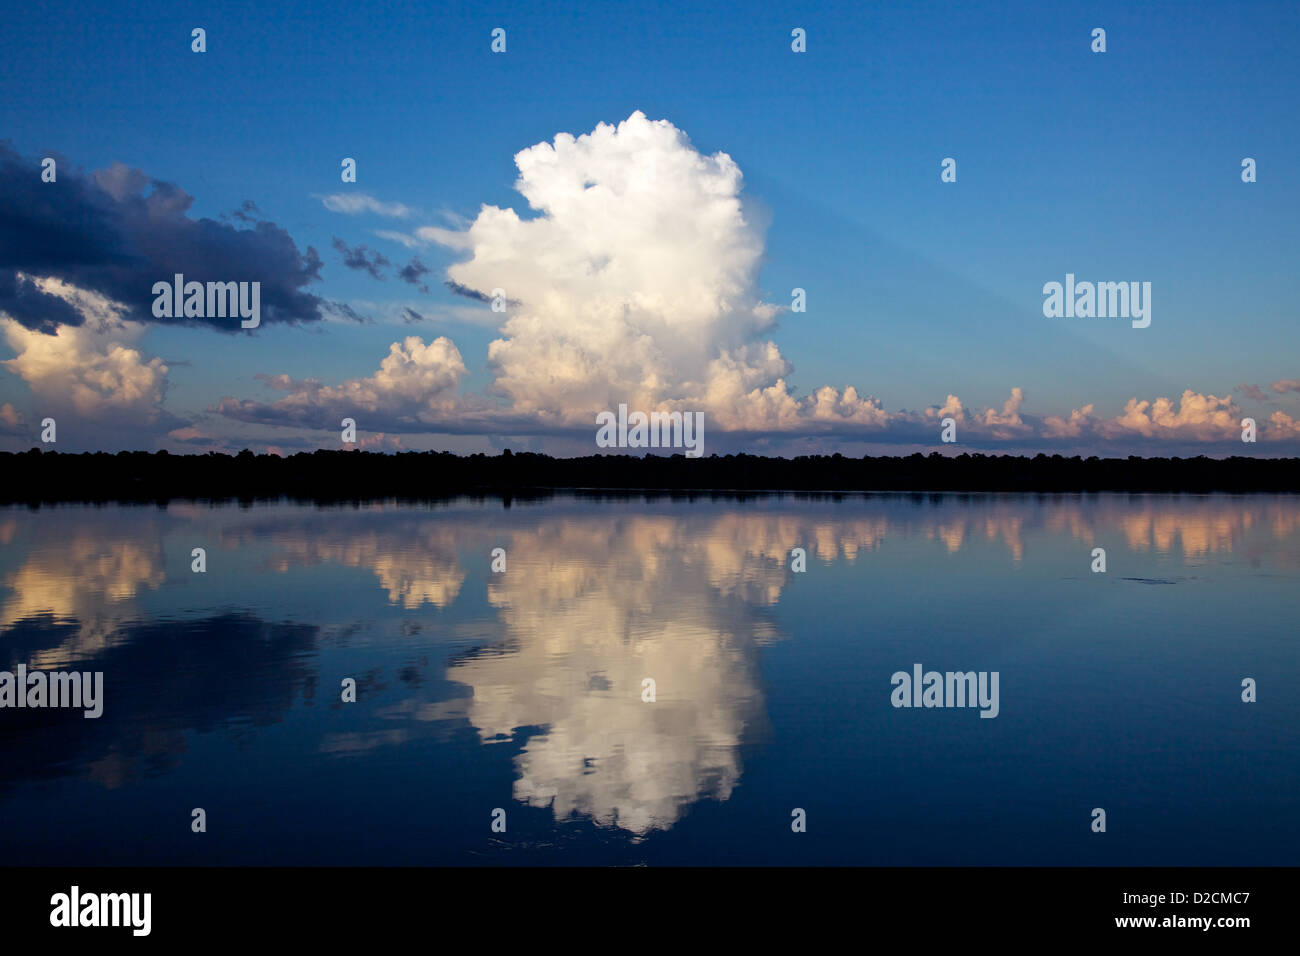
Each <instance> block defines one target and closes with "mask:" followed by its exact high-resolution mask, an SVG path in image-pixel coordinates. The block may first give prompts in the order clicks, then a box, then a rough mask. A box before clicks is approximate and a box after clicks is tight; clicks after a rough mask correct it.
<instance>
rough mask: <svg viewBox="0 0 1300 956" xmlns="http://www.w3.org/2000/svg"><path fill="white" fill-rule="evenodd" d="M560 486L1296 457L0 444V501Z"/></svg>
mask: <svg viewBox="0 0 1300 956" xmlns="http://www.w3.org/2000/svg"><path fill="white" fill-rule="evenodd" d="M562 489H600V490H606V491H666V492H682V493H688V492H699V491H703V492H758V491H819V492H834V491H1003V492H1016V491H1033V492H1090V491H1131V492H1215V491H1221V492H1295V491H1300V459H1297V458H1226V459H1212V458H1205V457H1197V458H1138V457H1129V458H1095V457H1093V458H1079V457H1074V458H1063V457H1061V456H1060V455H1051V456H1048V455H1036V456H1034V457H1033V458H1025V457H1011V456H1005V455H958V456H956V457H947V456H944V455H939V454H930V455H928V456H927V455H920V454H915V455H908V456H906V457H896V458H887V457H881V458H870V457H863V458H845V457H843V456H842V455H838V454H837V455H829V456H826V455H815V456H800V457H798V458H763V457H759V456H755V455H743V454H742V455H723V456H718V455H710V456H708V457H706V458H694V459H692V458H686V457H684V456H683V455H673V456H671V457H668V456H663V457H657V456H650V455H646V456H644V457H634V456H631V455H591V456H588V457H585V458H552V457H550V456H549V455H538V454H533V453H531V452H525V453H519V454H511V453H510V452H509V451H506V452H504V453H503V454H501V455H494V456H488V455H482V454H478V455H466V456H461V455H453V454H451V453H449V452H403V453H398V454H384V453H375V452H364V451H316V452H303V453H300V454H296V455H291V456H289V457H286V458H280V457H277V456H274V455H254V454H253V453H252V452H250V451H248V450H245V451H242V452H240V453H239V454H238V455H233V456H232V455H224V454H217V453H215V452H209V453H208V454H206V455H169V454H167V453H166V452H155V453H149V452H119V453H117V454H115V455H112V454H107V453H104V452H99V453H94V454H89V453H88V454H61V453H58V452H43V451H41V450H40V449H32V450H31V451H27V452H21V453H18V454H12V453H0V500H3V501H7V502H32V503H38V502H55V501H166V500H169V499H172V498H193V499H212V500H225V499H242V500H252V499H258V498H279V497H289V498H296V499H303V500H314V501H346V500H360V499H367V498H379V497H398V498H441V497H446V496H448V495H455V494H463V493H482V494H491V495H505V496H513V497H530V496H533V495H537V494H545V493H548V492H551V491H556V490H562Z"/></svg>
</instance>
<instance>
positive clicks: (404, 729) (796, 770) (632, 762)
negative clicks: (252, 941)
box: [0, 495, 1300, 864]
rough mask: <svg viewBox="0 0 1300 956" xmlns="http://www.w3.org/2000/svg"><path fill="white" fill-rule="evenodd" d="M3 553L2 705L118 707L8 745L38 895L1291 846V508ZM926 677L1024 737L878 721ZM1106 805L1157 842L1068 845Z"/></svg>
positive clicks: (873, 517) (1, 537)
mask: <svg viewBox="0 0 1300 956" xmlns="http://www.w3.org/2000/svg"><path fill="white" fill-rule="evenodd" d="M0 543H3V551H0V656H3V658H4V659H5V662H6V667H7V669H8V670H9V671H13V670H14V668H15V667H16V666H17V665H18V664H24V665H26V667H28V668H31V669H44V670H57V669H60V668H67V669H77V670H94V671H102V672H103V673H104V681H105V688H106V689H105V704H104V712H103V716H102V717H100V718H99V719H96V720H86V719H83V718H82V717H81V714H80V713H79V712H67V711H60V710H53V709H0V766H3V767H4V768H5V770H4V772H3V774H0V808H3V809H4V811H5V813H6V815H10V814H13V815H16V817H17V818H18V819H21V820H23V821H24V824H25V825H24V826H22V827H10V828H7V829H6V831H5V832H4V834H3V835H0V853H2V854H3V856H4V858H5V859H8V860H11V861H15V862H29V863H47V862H57V863H86V862H92V861H94V862H116V863H154V862H157V863H175V862H198V863H206V862H231V863H273V862H283V863H303V864H311V863H322V862H324V863H471V864H472V863H482V862H487V863H491V862H513V863H533V862H541V863H548V862H556V863H584V862H600V863H604V862H666V863H717V862H737V863H828V862H829V863H903V864H906V863H922V864H924V863H973V862H984V863H1009V864H1014V863H1093V862H1117V863H1126V862H1145V863H1174V864H1176V863H1184V862H1185V863H1232V862H1237V861H1239V858H1240V860H1241V861H1245V860H1246V859H1247V858H1249V860H1250V861H1251V862H1260V856H1261V854H1262V855H1263V856H1264V857H1268V858H1276V859H1277V860H1278V861H1286V860H1288V859H1289V860H1291V861H1292V862H1293V861H1294V857H1295V852H1296V850H1297V848H1298V845H1297V840H1296V837H1295V836H1294V831H1293V828H1291V827H1290V826H1289V823H1288V822H1287V820H1286V818H1285V813H1284V812H1283V808H1284V807H1285V806H1286V805H1287V801H1288V800H1290V799H1291V797H1290V796H1289V794H1293V793H1294V789H1295V786H1296V784H1297V783H1300V767H1298V765H1297V763H1298V761H1297V757H1296V756H1295V754H1296V753H1297V749H1296V747H1295V746H1294V744H1295V743H1296V742H1297V733H1298V730H1297V728H1300V720H1297V719H1296V718H1297V717H1298V716H1300V709H1298V706H1297V704H1296V702H1295V695H1290V694H1286V693H1284V692H1282V690H1281V688H1282V687H1283V686H1287V685H1286V683H1285V682H1287V681H1289V682H1290V686H1295V678H1296V677H1297V676H1300V675H1298V674H1297V667H1298V665H1297V661H1298V660H1300V657H1298V656H1297V655H1296V654H1295V646H1294V642H1293V639H1292V637H1291V635H1292V633H1293V632H1294V627H1293V620H1294V614H1295V611H1296V609H1297V605H1296V600H1295V594H1296V593H1297V592H1296V591H1295V584H1296V578H1297V575H1298V573H1300V572H1297V568H1298V567H1300V564H1298V562H1297V558H1298V557H1300V499H1296V498H1291V497H1285V496H1253V497H1215V496H1210V497H1191V496H1187V497H1181V496H1123V495H1099V496H1073V497H1072V496H978V495H874V496H845V497H816V496H774V497H766V498H752V499H749V500H745V501H727V500H718V499H714V498H708V499H698V500H685V499H669V498H662V499H655V498H650V499H639V498H611V499H596V498H574V497H559V498H554V499H550V500H547V501H543V502H536V503H527V504H520V503H515V504H514V505H513V506H503V504H502V503H500V502H496V501H469V500H461V501H452V502H445V503H440V504H436V505H411V504H401V503H395V502H377V503H373V504H369V505H363V506H358V507H331V508H317V507H312V506H306V505H296V504H284V503H281V504H258V505H253V506H247V507H235V506H216V507H211V506H205V505H198V504H192V503H183V504H172V505H169V506H167V507H165V508H152V507H138V506H132V507H127V506H123V507H96V508H92V507H81V506H62V507H55V508H43V509H40V510H26V509H21V508H6V509H3V510H0ZM200 547H201V548H204V549H205V550H206V552H207V561H206V570H205V571H204V572H202V573H198V572H195V571H194V570H193V569H192V565H191V560H192V559H191V554H192V549H194V548H200ZM1098 547H1100V548H1104V549H1106V551H1107V561H1108V567H1107V571H1106V573H1105V574H1094V573H1092V572H1091V570H1090V563H1091V560H1092V557H1091V556H1092V553H1093V549H1095V548H1098ZM498 548H499V549H503V551H504V554H503V555H502V556H501V561H503V562H504V570H500V569H498V570H493V556H492V555H493V551H494V549H498ZM795 549H803V551H805V552H806V567H807V570H806V571H802V572H800V571H797V570H795V568H796V567H798V566H800V562H798V561H795V560H794V559H793V558H792V552H795ZM795 553H797V552H795ZM1150 585H1164V587H1151V586H1150ZM914 662H921V663H924V664H925V666H926V667H930V666H934V667H936V668H938V669H940V670H943V669H953V668H960V669H963V670H965V669H975V670H996V671H999V672H1000V673H1001V675H1002V694H1003V701H1002V709H1001V713H1000V715H999V716H998V717H997V718H996V719H995V720H979V719H976V720H974V721H971V720H966V719H964V717H966V716H970V715H965V714H962V713H959V712H944V711H917V712H911V711H900V710H897V709H894V708H892V707H891V706H890V704H889V691H890V684H889V676H890V674H892V673H893V672H895V671H897V670H899V669H910V668H911V667H912V665H913V663H914ZM1244 677H1251V678H1254V679H1256V680H1257V681H1259V682H1260V685H1261V699H1260V701H1259V702H1258V703H1257V704H1253V705H1252V704H1246V703H1243V702H1242V701H1241V700H1240V699H1239V690H1238V688H1239V687H1240V683H1241V679H1242V678H1244ZM345 679H352V680H355V681H356V685H357V694H356V701H355V703H353V702H345V701H344V700H343V695H342V693H341V690H340V688H341V686H342V683H343V681H344V680H345ZM648 682H651V683H649V684H648ZM648 687H649V689H648ZM651 698H653V699H651ZM1189 781H1195V784H1194V785H1191V786H1189ZM1105 801H1110V802H1111V803H1113V804H1114V805H1115V806H1116V807H1118V808H1120V810H1121V812H1122V813H1127V814H1128V817H1129V818H1130V819H1136V820H1141V821H1142V822H1143V827H1142V828H1141V829H1140V831H1135V832H1139V833H1140V835H1136V836H1134V837H1133V838H1132V839H1128V840H1126V841H1118V840H1117V841H1112V843H1113V844H1122V845H1121V846H1119V848H1118V849H1114V848H1112V847H1107V848H1099V846H1098V844H1097V842H1096V841H1093V842H1092V843H1089V842H1088V840H1087V839H1086V836H1087V832H1088V831H1087V827H1086V821H1085V825H1084V826H1083V828H1082V830H1079V828H1078V827H1076V826H1074V821H1073V818H1072V817H1071V814H1076V813H1078V812H1080V811H1079V810H1078V807H1079V806H1082V805H1084V804H1086V806H1085V807H1084V810H1087V809H1089V808H1091V807H1092V806H1097V805H1104V803H1105ZM194 806H204V807H205V808H206V809H208V812H209V816H210V817H211V818H212V819H213V820H214V821H220V822H221V825H222V826H223V828H225V829H224V836H223V837H222V838H221V839H220V840H211V841H198V842H196V840H195V839H191V836H192V834H190V832H189V830H188V825H187V822H188V820H189V812H190V809H191V808H192V807H194ZM795 807H800V808H804V809H806V810H807V811H808V814H809V817H810V819H811V820H812V821H814V823H815V825H814V826H810V829H809V831H808V832H807V833H806V834H802V835H799V836H795V835H794V834H792V833H791V831H790V827H789V819H790V813H791V810H792V808H795ZM496 808H505V809H506V810H507V816H508V818H509V826H508V828H507V830H506V832H505V833H496V832H493V831H492V830H491V829H490V822H491V820H490V814H491V812H492V811H493V810H494V809H496ZM1207 813H1213V814H1215V817H1214V819H1215V820H1216V827H1215V829H1214V832H1213V833H1212V834H1210V835H1208V836H1207V835H1206V834H1205V833H1202V832H1201V831H1200V829H1198V828H1199V827H1200V826H1201V824H1198V823H1197V821H1198V820H1203V818H1204V816H1205V814H1207ZM1198 814H1199V815H1198ZM359 820H360V821H361V822H360V823H359V822H358V821H359ZM361 823H364V826H361ZM358 827H360V829H359V830H358ZM1076 831H1078V832H1076ZM358 833H364V834H365V837H364V839H360V838H356V837H354V836H348V835H349V834H353V835H355V834H358ZM1192 833H1198V834H1199V839H1200V842H1199V843H1198V844H1195V846H1196V847H1197V849H1196V850H1193V849H1190V847H1191V846H1192V845H1193V844H1192V843H1191V842H1190V840H1191V835H1192ZM1080 834H1082V836H1081V835H1080ZM1197 853H1199V854H1200V855H1199V856H1198V855H1196V854H1197ZM1288 854H1289V855H1288Z"/></svg>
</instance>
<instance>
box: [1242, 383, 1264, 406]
mask: <svg viewBox="0 0 1300 956" xmlns="http://www.w3.org/2000/svg"><path fill="white" fill-rule="evenodd" d="M1237 391H1239V392H1241V393H1242V394H1243V395H1245V396H1246V397H1247V398H1250V399H1253V400H1254V401H1257V402H1267V401H1269V397H1268V396H1267V395H1265V394H1264V390H1263V389H1262V388H1260V387H1259V386H1258V385H1244V384H1243V385H1238V386H1237Z"/></svg>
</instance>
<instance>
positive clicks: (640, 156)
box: [423, 112, 793, 427]
mask: <svg viewBox="0 0 1300 956" xmlns="http://www.w3.org/2000/svg"><path fill="white" fill-rule="evenodd" d="M515 162H516V164H517V165H518V167H519V180H518V182H517V183H516V188H517V189H518V190H519V192H520V193H521V194H522V195H523V196H524V198H525V199H527V200H528V203H529V205H530V206H532V208H533V209H534V210H536V211H537V212H538V215H537V216H536V217H534V218H530V219H523V218H520V216H519V215H518V214H517V213H516V212H515V211H514V210H512V209H500V208H498V207H496V206H484V207H483V209H482V210H481V212H480V213H479V215H478V218H477V219H475V220H474V222H473V223H472V224H471V225H470V227H469V229H468V231H467V232H465V233H448V232H446V231H443V230H424V231H423V234H424V236H425V237H426V238H432V239H435V240H436V241H440V242H443V243H444V244H447V245H450V246H452V247H454V248H461V249H468V250H469V251H470V253H471V255H470V258H469V259H468V260H467V261H464V262H461V263H459V264H457V265H454V266H452V267H451V268H450V269H449V270H448V277H449V279H450V281H451V282H452V283H454V284H455V286H456V287H460V288H463V289H465V290H467V291H468V292H470V293H471V294H474V293H477V294H479V295H485V296H490V295H492V294H493V290H496V289H500V290H503V292H504V295H505V296H506V297H507V298H509V299H510V300H513V301H515V302H517V303H518V304H517V305H516V306H515V307H513V308H512V309H511V310H510V315H509V318H508V319H507V321H506V323H505V325H504V326H503V328H502V330H501V331H502V337H501V338H499V339H497V340H496V341H494V342H493V343H492V344H491V346H490V348H489V353H488V357H489V360H490V362H491V364H492V367H493V369H494V371H495V374H496V380H495V383H494V388H495V390H496V391H498V392H499V393H500V394H502V395H504V396H506V397H508V398H509V399H510V400H511V402H512V404H513V407H514V410H515V411H516V412H519V413H524V414H533V415H537V416H541V417H543V418H544V419H546V420H549V421H553V422H556V423H578V422H582V423H588V422H590V421H591V419H592V413H593V412H594V411H597V410H600V409H607V408H613V407H615V406H616V405H617V404H618V403H619V402H627V403H628V404H629V405H630V406H631V407H634V408H649V409H654V408H665V409H670V408H681V409H699V410H704V411H707V412H709V413H711V415H712V416H713V417H714V420H715V421H718V422H719V424H721V425H723V426H724V427H743V426H744V424H745V419H746V418H747V417H749V416H751V415H752V414H754V413H757V412H759V411H760V410H761V411H762V413H763V414H762V417H763V418H764V419H765V421H764V424H768V425H770V424H771V422H770V418H771V412H772V411H773V410H774V409H773V407H772V406H775V410H777V411H780V410H781V406H782V405H783V404H786V403H789V402H790V401H791V400H790V399H789V396H788V395H787V394H786V392H785V387H784V384H783V383H781V382H780V378H781V376H783V375H785V374H788V372H789V364H788V363H787V362H786V361H785V360H784V359H783V358H782V357H781V354H780V352H779V351H778V350H777V348H776V346H775V345H774V344H772V343H771V342H765V341H762V335H763V333H765V332H766V331H768V330H769V329H770V328H771V327H772V324H773V321H774V319H775V316H776V314H777V308H776V307H775V306H773V305H770V304H767V303H764V302H762V301H761V299H760V297H759V295H758V292H757V278H758V271H759V266H760V262H761V257H762V251H763V237H762V234H761V230H760V228H759V227H758V225H757V224H756V223H755V219H754V216H753V215H752V214H751V210H749V209H748V208H747V207H746V204H745V203H744V202H743V201H742V199H741V195H740V193H741V181H742V177H741V173H740V169H739V168H738V167H737V165H736V164H735V162H734V161H732V159H731V157H730V156H728V155H726V154H725V153H715V154H714V155H712V156H704V155H702V154H701V153H699V152H697V151H696V150H695V149H694V147H692V145H691V143H690V141H689V140H688V139H687V137H686V135H685V134H684V133H683V132H682V131H681V130H679V129H677V128H676V127H674V126H673V125H672V124H671V123H669V122H668V121H667V120H658V121H654V122H652V121H650V120H648V119H646V117H645V116H644V115H643V114H642V113H640V112H637V113H633V114H632V116H630V117H629V118H628V119H627V120H625V121H623V122H622V123H620V124H618V126H617V127H615V126H611V125H607V124H603V123H602V124H601V125H599V126H597V127H596V129H595V130H593V131H592V132H591V133H588V134H585V135H582V136H578V137H576V138H575V137H573V136H571V135H569V134H567V133H561V134H560V135H558V136H556V137H555V141H554V143H539V144H538V145H536V146H533V147H531V148H529V149H526V150H524V151H523V152H521V153H519V154H518V155H517V156H516V157H515ZM773 386H775V387H776V393H775V394H773V395H768V394H765V393H764V391H763V390H764V389H767V388H772V387H773ZM785 410H786V411H787V412H792V411H793V408H786V409H785Z"/></svg>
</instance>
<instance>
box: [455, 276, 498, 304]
mask: <svg viewBox="0 0 1300 956" xmlns="http://www.w3.org/2000/svg"><path fill="white" fill-rule="evenodd" d="M443 284H444V285H445V286H446V287H447V288H448V289H450V290H451V291H452V292H454V293H456V294H457V295H463V296H464V297H465V298H467V299H473V300H474V301H476V302H487V303H489V304H490V303H491V302H492V296H490V295H487V294H486V293H484V292H480V291H478V289H471V288H470V287H469V286H467V285H461V284H460V283H459V282H452V281H451V280H450V279H447V280H446V281H445V282H444V283H443Z"/></svg>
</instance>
